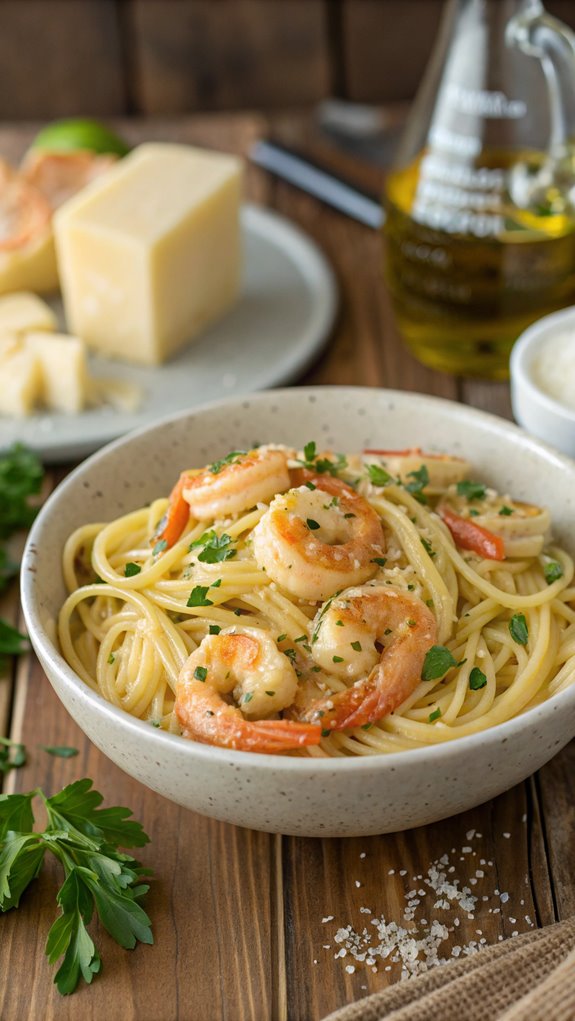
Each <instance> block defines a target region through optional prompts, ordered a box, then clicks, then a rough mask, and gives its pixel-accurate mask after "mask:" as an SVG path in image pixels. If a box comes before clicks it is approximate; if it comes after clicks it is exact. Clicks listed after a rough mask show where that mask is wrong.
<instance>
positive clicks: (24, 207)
mask: <svg viewBox="0 0 575 1021" xmlns="http://www.w3.org/2000/svg"><path fill="white" fill-rule="evenodd" d="M51 215H52V211H51V209H50V206H49V204H48V202H47V201H46V199H45V198H44V196H43V195H42V194H41V193H40V192H39V191H38V189H37V188H35V187H33V185H31V184H29V183H28V182H27V181H24V180H22V178H20V177H18V175H17V174H16V173H15V172H14V171H13V170H12V168H11V167H10V166H9V165H8V164H7V163H5V162H4V160H0V252H3V251H12V250H13V249H16V248H22V247H24V246H25V245H27V244H29V243H32V242H33V241H36V240H37V238H38V237H39V236H40V235H42V234H45V233H46V231H47V230H48V228H49V226H50V219H51Z"/></svg>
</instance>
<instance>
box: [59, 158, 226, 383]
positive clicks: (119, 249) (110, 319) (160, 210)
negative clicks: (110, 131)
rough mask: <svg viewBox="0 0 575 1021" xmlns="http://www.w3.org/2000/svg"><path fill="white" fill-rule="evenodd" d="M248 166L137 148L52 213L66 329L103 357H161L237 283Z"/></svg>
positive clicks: (197, 328) (215, 312) (209, 317)
mask: <svg viewBox="0 0 575 1021" xmlns="http://www.w3.org/2000/svg"><path fill="white" fill-rule="evenodd" d="M241 180H242V164H241V161H240V160H238V159H236V158H235V157H232V156H226V155H222V154H221V153H215V152H208V151H205V150H202V149H194V148H191V147H189V146H184V145H168V144H159V143H158V144H148V145H141V146H139V147H138V148H136V149H134V150H133V152H132V153H131V154H130V155H129V156H127V157H125V158H124V159H123V160H120V162H119V163H118V165H117V166H116V167H114V168H112V169H111V170H110V171H109V172H108V173H107V174H106V175H105V176H104V177H102V178H101V179H100V180H97V181H95V182H93V183H92V184H91V185H89V187H88V188H86V189H85V190H84V191H82V192H81V193H80V194H79V195H77V196H75V197H74V198H72V199H70V201H69V202H66V203H65V204H64V205H63V206H62V207H61V209H59V210H58V212H57V213H56V216H55V220H54V225H55V235H56V249H57V255H58V267H59V272H60V281H61V285H62V293H63V297H64V305H65V309H66V317H67V322H68V326H69V327H70V329H71V331H72V332H73V333H75V334H76V335H77V336H79V337H82V339H83V340H85V341H86V343H87V344H88V345H89V346H90V347H92V348H94V349H95V350H97V351H98V352H100V353H101V354H103V355H110V356H113V357H116V358H121V359H123V360H125V361H130V362H136V363H140V364H144V365H157V364H159V363H160V362H163V361H165V360H166V359H167V358H169V357H170V356H171V355H173V354H174V353H175V352H177V351H178V350H179V349H180V348H182V347H183V346H184V345H186V344H187V343H188V342H189V341H190V340H191V339H192V338H194V337H196V336H197V335H198V334H199V333H200V332H201V330H203V329H204V328H205V327H206V326H207V325H208V324H210V323H212V322H213V321H214V320H215V319H217V318H218V317H219V316H221V315H222V314H223V313H224V312H225V311H226V310H227V309H228V308H229V306H230V305H231V304H232V303H233V302H234V300H235V299H236V297H237V294H238V290H239V285H240V263H241V244H240V223H239V207H240V196H241Z"/></svg>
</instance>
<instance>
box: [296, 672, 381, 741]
mask: <svg viewBox="0 0 575 1021" xmlns="http://www.w3.org/2000/svg"><path fill="white" fill-rule="evenodd" d="M377 669H378V668H376V670H377ZM375 673H376V671H373V674H372V675H370V677H368V678H366V679H365V680H364V681H362V682H361V683H360V684H355V685H353V687H351V688H348V689H347V691H341V692H338V694H337V695H329V696H327V697H326V698H323V699H321V700H320V701H319V702H316V703H315V705H314V706H313V707H312V708H311V709H310V710H309V712H308V714H307V715H306V716H305V719H309V720H310V721H313V720H316V719H318V717H319V718H320V719H321V722H322V724H323V726H324V727H325V729H326V730H349V729H350V728H351V727H365V726H368V725H369V724H371V723H377V722H378V720H381V719H382V718H383V717H384V716H388V715H389V713H391V712H393V710H394V709H395V708H396V707H397V705H398V695H397V694H396V692H395V691H394V690H393V688H389V687H388V688H386V689H385V690H383V689H382V686H381V684H380V683H379V681H378V679H377V678H376V677H375V676H374V675H375ZM399 697H400V696H399ZM400 700H401V697H400Z"/></svg>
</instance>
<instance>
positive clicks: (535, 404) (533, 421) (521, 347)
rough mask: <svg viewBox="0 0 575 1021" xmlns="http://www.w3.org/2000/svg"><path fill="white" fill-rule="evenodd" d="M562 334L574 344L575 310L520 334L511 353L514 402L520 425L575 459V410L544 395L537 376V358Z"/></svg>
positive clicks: (564, 312) (565, 310)
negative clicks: (569, 334) (569, 337)
mask: <svg viewBox="0 0 575 1021" xmlns="http://www.w3.org/2000/svg"><path fill="white" fill-rule="evenodd" d="M562 333H571V335H572V336H573V338H574V339H573V343H575V307H571V308H565V309H562V310H561V311H560V312H554V313H553V314H552V315H548V316H544V318H543V319H539V320H538V321H537V322H536V323H533V324H532V325H531V326H529V327H528V329H527V330H525V332H524V333H522V334H521V336H520V338H519V340H518V341H517V343H516V344H515V346H514V348H513V351H512V352H511V363H510V371H511V403H512V405H513V414H514V415H515V419H516V421H517V422H518V423H519V425H522V426H523V427H524V428H525V429H527V431H528V432H530V433H532V434H533V436H537V437H538V438H539V439H540V440H545V442H546V443H550V444H551V446H553V447H556V448H557V449H558V450H560V451H561V452H562V453H563V454H567V455H568V456H569V457H575V411H572V410H570V409H569V408H567V407H566V406H565V405H564V404H561V403H560V402H559V401H557V400H555V399H554V398H553V397H551V396H550V395H549V394H547V393H545V392H544V391H543V390H542V389H541V387H540V385H539V384H538V382H537V380H536V378H535V373H534V366H535V362H536V359H537V357H538V356H539V355H540V354H541V352H542V351H543V349H544V348H545V346H546V345H547V344H549V342H550V341H552V340H553V339H554V338H556V337H557V336H558V335H559V334H562Z"/></svg>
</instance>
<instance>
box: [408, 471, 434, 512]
mask: <svg viewBox="0 0 575 1021" xmlns="http://www.w3.org/2000/svg"><path fill="white" fill-rule="evenodd" d="M407 477H408V479H412V481H411V482H406V483H405V488H406V489H407V492H408V493H411V495H412V496H413V497H415V499H416V500H418V501H419V503H427V496H426V495H425V493H424V492H423V490H424V489H425V487H426V486H428V485H429V472H428V470H427V466H426V465H425V464H422V465H421V468H418V469H417V471H413V472H408V473H407Z"/></svg>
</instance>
